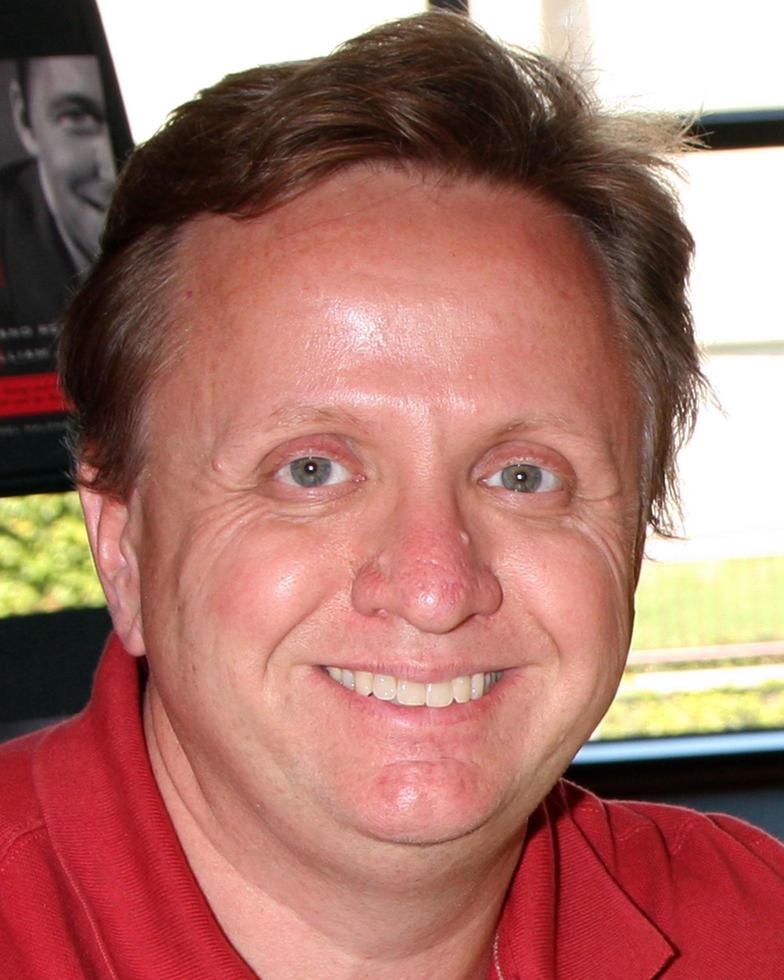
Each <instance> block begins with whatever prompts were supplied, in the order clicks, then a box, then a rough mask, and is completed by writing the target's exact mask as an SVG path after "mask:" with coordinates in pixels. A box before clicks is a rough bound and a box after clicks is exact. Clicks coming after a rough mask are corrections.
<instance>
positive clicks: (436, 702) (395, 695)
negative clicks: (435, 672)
mask: <svg viewBox="0 0 784 980" xmlns="http://www.w3.org/2000/svg"><path fill="white" fill-rule="evenodd" d="M324 669H325V670H326V672H327V673H328V674H329V676H330V677H331V678H332V680H333V681H337V683H338V684H340V685H341V686H342V687H345V688H348V690H349V691H355V692H356V693H357V694H363V695H365V696H366V697H368V696H370V695H371V694H372V695H373V697H375V698H378V699H379V700H381V701H391V702H393V703H395V704H399V705H402V706H403V707H407V708H408V707H420V706H422V705H427V707H428V708H448V707H449V705H450V704H452V703H453V702H457V704H466V703H467V702H468V701H478V700H479V698H481V697H483V696H484V695H485V694H487V693H488V691H490V689H491V688H492V687H494V686H495V685H496V684H497V683H498V681H499V680H500V679H501V674H502V671H500V670H493V671H489V672H486V673H480V674H462V675H461V676H459V677H453V678H452V679H451V680H448V681H435V682H433V683H429V684H420V683H419V682H418V681H407V680H403V679H402V678H398V677H392V676H391V675H389V674H372V673H370V671H367V670H346V669H345V668H342V667H326V668H324Z"/></svg>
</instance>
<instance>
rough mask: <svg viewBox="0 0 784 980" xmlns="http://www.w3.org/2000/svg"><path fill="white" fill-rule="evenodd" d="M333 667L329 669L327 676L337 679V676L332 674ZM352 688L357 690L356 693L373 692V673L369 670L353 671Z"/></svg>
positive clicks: (365, 693) (366, 693)
mask: <svg viewBox="0 0 784 980" xmlns="http://www.w3.org/2000/svg"><path fill="white" fill-rule="evenodd" d="M334 669H335V668H334V667H333V668H332V669H331V670H330V673H329V676H330V677H332V680H337V678H335V677H333V676H332V670H334ZM354 690H355V691H356V692H357V694H364V695H365V696H367V695H368V694H372V693H373V675H372V674H371V673H370V671H367V670H355V671H354Z"/></svg>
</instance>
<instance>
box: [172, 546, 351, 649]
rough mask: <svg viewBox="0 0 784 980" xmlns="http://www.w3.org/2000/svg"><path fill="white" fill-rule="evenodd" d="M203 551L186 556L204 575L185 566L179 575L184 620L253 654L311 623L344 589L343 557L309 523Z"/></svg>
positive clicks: (334, 602)
mask: <svg viewBox="0 0 784 980" xmlns="http://www.w3.org/2000/svg"><path fill="white" fill-rule="evenodd" d="M204 551H205V553H204V554H203V556H202V557H201V559H199V558H197V557H196V555H195V554H192V555H191V556H190V558H189V561H191V562H194V561H195V562H196V564H197V565H200V566H203V567H204V568H205V569H206V574H205V576H204V577H203V578H202V579H201V581H200V582H198V583H197V582H196V581H194V580H193V578H194V576H193V575H191V574H189V573H188V572H187V571H186V570H183V572H182V573H181V575H180V576H178V580H179V592H180V595H181V597H182V601H183V603H184V604H187V605H186V606H184V609H185V611H186V612H187V625H188V626H190V625H191V624H198V628H199V630H201V631H205V632H206V633H208V634H213V636H214V637H215V639H216V640H217V641H219V640H220V638H221V636H222V635H226V636H231V637H232V638H233V639H234V640H235V641H236V642H237V643H238V644H239V645H240V647H241V648H243V649H246V650H248V651H249V652H250V651H252V652H253V653H254V654H255V655H256V656H258V655H259V654H263V655H264V656H269V655H270V654H271V653H273V652H274V650H275V648H276V647H277V646H278V645H279V644H280V643H282V642H283V641H284V640H285V639H286V637H287V635H288V634H289V633H290V632H292V631H293V630H295V629H296V630H300V631H306V630H307V627H308V623H309V621H310V620H311V619H314V620H319V619H320V615H321V614H322V613H323V611H324V609H325V608H331V607H332V605H337V604H339V598H338V597H339V595H340V594H341V593H343V592H345V591H346V590H345V589H344V588H343V585H344V579H345V574H344V572H343V571H342V569H343V567H344V562H343V561H342V560H340V557H339V556H337V558H336V557H335V556H334V554H333V552H332V549H330V548H329V547H328V546H326V545H325V542H324V541H323V540H320V539H319V540H317V539H316V538H315V536H314V535H313V534H312V533H311V532H310V529H308V528H292V527H278V528H269V527H266V528H265V527H260V528H258V529H253V530H250V531H245V532H243V533H240V534H234V535H232V536H231V537H230V539H228V540H227V541H226V542H224V544H223V546H222V547H221V548H220V549H219V550H217V551H216V550H215V549H213V548H206V549H204ZM195 577H196V578H199V576H198V572H197V573H196V576H195Z"/></svg>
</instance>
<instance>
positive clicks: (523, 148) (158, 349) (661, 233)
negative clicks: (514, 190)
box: [61, 13, 703, 533]
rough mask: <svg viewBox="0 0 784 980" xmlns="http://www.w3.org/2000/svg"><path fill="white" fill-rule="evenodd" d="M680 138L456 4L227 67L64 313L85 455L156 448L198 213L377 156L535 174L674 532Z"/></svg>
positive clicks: (680, 356)
mask: <svg viewBox="0 0 784 980" xmlns="http://www.w3.org/2000/svg"><path fill="white" fill-rule="evenodd" d="M681 144H682V132H681V129H680V128H679V127H677V126H674V125H672V124H670V123H667V122H666V121H663V120H661V119H656V120H654V119H652V118H650V117H647V118H646V117H633V116H623V115H618V114H613V113H610V112H606V111H604V110H602V108H601V107H600V106H599V105H598V104H597V102H596V101H595V99H594V98H593V97H592V95H591V94H590V93H589V92H588V91H587V90H586V88H585V87H584V86H583V85H582V84H581V82H580V81H579V79H578V78H577V77H576V76H575V74H574V73H573V72H572V71H571V70H569V69H568V68H567V67H566V66H564V65H561V64H558V63H556V62H554V61H551V60H549V59H547V58H545V57H543V56H540V55H536V54H532V53H529V52H525V51H521V50H517V49H511V48H508V47H505V46H503V45H501V44H500V43H498V42H496V41H494V40H493V39H492V38H490V37H489V36H488V35H487V34H485V33H484V32H483V31H482V30H481V29H480V28H478V27H477V26H475V25H474V24H473V23H471V21H470V20H468V19H467V18H465V17H462V16H458V15H452V14H446V13H430V14H424V15H420V16H417V17H413V18H410V19H405V20H400V21H396V22H394V23H390V24H386V25H383V26H381V27H379V28H376V29H374V30H372V31H370V32H368V33H366V34H363V35H362V36H360V37H357V38H355V39H354V40H351V41H348V42H346V43H345V44H343V45H342V46H340V47H339V48H337V49H336V50H335V51H334V52H333V53H332V54H330V55H329V56H327V57H324V58H316V59H313V60H310V61H302V62H294V63H290V64H281V65H272V66H267V67H259V68H252V69H250V70H249V71H245V72H241V73H239V74H236V75H230V76H228V77H227V78H225V79H224V80H223V81H221V82H219V83H218V84H217V85H215V86H213V87H212V88H208V89H205V90H204V91H203V92H201V93H200V95H199V96H198V97H197V98H196V99H194V100H193V101H192V102H188V103H186V104H185V105H183V106H181V107H180V108H179V109H177V110H176V111H175V112H174V113H173V114H172V115H171V117H170V118H169V120H168V122H167V123H166V125H165V126H164V127H163V128H162V129H161V130H160V132H158V133H157V134H156V135H155V136H154V137H153V138H152V139H151V140H150V141H149V142H147V143H146V144H144V145H142V146H140V147H139V148H138V149H137V150H136V151H135V152H134V154H133V155H132V156H131V158H130V159H129V161H128V162H127V164H126V165H125V168H124V170H123V172H122V175H121V178H120V181H119V185H118V188H117V192H116V194H115V198H114V203H113V205H112V207H111V210H110V213H109V217H108V220H107V224H106V229H105V232H104V237H103V248H102V254H101V257H100V259H99V261H98V262H97V264H96V266H95V268H94V269H93V271H92V274H91V275H90V277H89V279H88V280H87V282H86V284H85V285H84V287H83V289H82V290H81V292H80V293H79V295H78V297H77V298H76V300H75V302H74V304H73V306H72V307H71V309H70V312H69V313H68V315H67V318H66V322H65V327H64V332H63V336H62V346H61V374H62V384H63V388H64V391H65V393H66V397H67V399H68V400H69V403H70V405H71V406H72V407H73V440H72V441H73V448H74V452H75V456H76V459H77V460H78V461H80V462H81V463H83V464H86V467H87V469H84V468H83V469H82V472H83V473H88V472H89V473H90V477H89V479H90V482H91V484H92V486H93V487H94V488H95V489H97V490H99V491H101V492H105V493H110V494H114V495H119V496H124V495H126V494H127V493H128V492H129V490H130V488H131V487H132V485H133V482H134V480H135V478H136V476H137V474H138V473H139V472H140V470H141V468H142V467H143V465H144V442H145V425H144V420H145V402H146V398H147V393H148V390H149V388H150V386H151V385H152V384H154V382H155V379H156V377H157V376H159V375H160V373H161V372H162V371H163V370H164V369H165V367H166V366H167V365H168V364H170V363H171V361H172V358H173V357H174V356H175V355H176V352H177V350H178V345H179V344H181V343H183V342H184V339H183V334H184V332H183V330H182V329H181V328H180V327H179V326H178V325H177V324H176V323H175V322H170V320H173V319H174V316H173V315H172V310H171V309H170V306H171V304H170V303H168V302H167V294H168V293H170V292H171V289H170V286H171V281H172V277H173V276H174V271H173V270H174V262H173V257H174V253H175V251H176V245H177V241H178V232H179V230H180V229H181V228H182V227H183V226H184V225H185V224H186V223H188V222H190V221H192V220H193V219H194V218H196V217H197V216H199V215H204V214H222V215H229V216H232V217H234V218H236V219H238V220H245V219H251V218H256V217H258V216H260V215H263V214H264V213H265V212H268V211H270V210H271V209H272V208H275V207H278V206H280V205H281V204H283V203H285V202H287V201H290V200H291V199H292V198H294V197H295V196H297V195H299V194H302V193H304V192H306V191H307V190H308V189H309V188H312V187H313V186H314V185H315V184H317V183H319V182H320V181H323V180H325V179H326V178H328V177H329V176H331V175H332V174H334V173H336V172H337V171H340V170H342V169H345V168H347V167H350V166H353V165H356V164H361V163H375V164H378V163H381V164H388V165H392V166H403V167H408V168H414V169H416V168H419V169H421V170H423V171H427V172H428V173H435V174H440V175H443V176H445V177H457V178H468V179H477V180H481V181H487V182H490V183H493V184H500V185H505V186H510V187H519V188H522V189H525V190H529V191H533V192H538V193H539V194H541V195H543V196H545V197H547V198H549V199H550V200H552V201H555V202H557V203H558V204H559V205H560V207H561V208H562V209H563V210H564V211H565V212H566V213H568V214H570V215H572V216H574V217H575V218H576V219H578V220H579V222H581V224H582V226H583V228H584V230H585V233H586V236H587V239H589V240H590V242H591V243H592V247H593V249H594V251H595V252H596V253H597V254H598V256H599V259H600V263H601V264H602V265H603V268H604V272H605V275H606V277H607V280H608V283H609V287H610V290H611V292H612V294H613V298H614V302H615V306H616V308H617V319H618V321H619V329H620V330H621V332H622V334H623V336H624V339H625V342H626V346H627V349H628V352H629V357H630V359H631V364H632V367H633V370H634V372H635V377H636V381H637V385H638V388H639V393H640V399H641V404H642V408H643V415H644V417H645V419H646V433H645V435H646V440H647V448H646V453H647V456H646V460H647V464H646V467H645V473H644V477H643V484H644V485H643V486H642V487H641V499H642V506H643V518H644V520H646V521H647V522H648V523H649V524H650V525H651V526H652V527H653V528H654V529H655V530H658V531H660V532H664V533H667V532H669V531H671V529H672V526H673V524H672V518H673V516H674V515H675V514H677V480H676V468H675V459H676V454H677V450H678V448H679V446H680V445H681V443H682V442H683V441H684V439H685V438H687V437H688V435H689V434H690V433H691V430H692V428H693V424H694V419H695V413H696V409H697V405H698V402H699V396H700V389H701V386H702V383H703V382H702V376H701V373H700V368H699V357H698V352H697V349H696V346H695V341H694V335H693V329H692V322H691V317H690V312H689V307H688V303H687V298H686V283H687V277H688V272H689V267H690V261H691V254H692V248H693V243H692V239H691V236H690V234H689V232H688V230H687V228H686V227H685V225H684V223H683V221H682V220H681V217H680V214H679V208H678V203H677V200H676V198H675V196H674V194H673V192H672V190H671V188H670V185H669V182H668V176H669V164H668V162H667V161H668V159H669V156H670V155H671V154H672V153H673V152H674V151H675V150H677V149H679V148H680V147H681ZM477 261H481V256H478V257H477Z"/></svg>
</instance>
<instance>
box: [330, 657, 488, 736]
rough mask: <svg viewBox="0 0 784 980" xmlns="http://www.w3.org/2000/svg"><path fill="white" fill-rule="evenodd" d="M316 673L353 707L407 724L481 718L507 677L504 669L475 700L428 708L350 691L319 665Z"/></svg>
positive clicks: (427, 725)
mask: <svg viewBox="0 0 784 980" xmlns="http://www.w3.org/2000/svg"><path fill="white" fill-rule="evenodd" d="M316 673H317V675H318V677H319V679H320V681H321V683H323V684H325V685H327V687H328V688H329V689H330V690H332V691H333V692H334V693H335V696H336V697H339V698H341V699H342V701H343V703H344V704H345V705H346V707H347V708H349V709H350V710H352V711H364V712H367V713H368V714H370V715H371V716H373V717H376V718H381V719H383V720H384V721H386V722H391V723H393V724H396V725H399V726H400V727H404V728H405V727H422V726H425V727H429V728H432V727H434V726H436V725H459V724H464V723H465V722H467V721H474V720H476V719H478V718H481V717H482V716H483V715H484V714H485V712H487V711H489V710H491V709H492V708H493V707H494V705H495V704H497V702H498V700H499V698H501V697H503V691H502V690H501V688H503V686H504V681H505V680H506V671H505V672H504V674H503V675H502V677H501V679H500V680H499V681H497V682H496V683H495V684H494V685H493V687H492V688H491V689H490V690H489V691H488V692H487V694H483V695H482V697H481V698H477V699H476V701H467V702H466V703H465V704H459V703H458V702H457V701H453V702H452V704H450V705H449V706H448V707H446V708H429V707H428V706H427V705H426V704H422V705H415V706H413V705H412V706H408V705H401V704H397V702H395V701H382V700H381V698H377V697H374V696H373V695H372V694H357V693H356V691H351V690H349V688H347V687H343V685H342V684H338V682H337V681H333V680H332V678H331V677H330V676H329V675H328V674H327V672H326V671H325V670H323V669H322V668H318V670H317V671H316Z"/></svg>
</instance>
